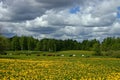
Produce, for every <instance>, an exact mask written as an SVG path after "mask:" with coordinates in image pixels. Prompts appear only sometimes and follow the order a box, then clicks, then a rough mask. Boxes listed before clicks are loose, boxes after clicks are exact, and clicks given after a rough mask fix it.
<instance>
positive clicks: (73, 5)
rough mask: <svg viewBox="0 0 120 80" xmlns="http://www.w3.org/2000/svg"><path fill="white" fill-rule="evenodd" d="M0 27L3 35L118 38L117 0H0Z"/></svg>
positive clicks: (119, 7) (119, 1)
mask: <svg viewBox="0 0 120 80" xmlns="http://www.w3.org/2000/svg"><path fill="white" fill-rule="evenodd" d="M0 28H1V31H2V33H3V34H4V35H5V36H7V37H12V36H14V35H18V36H21V35H25V36H33V37H35V38H39V39H42V38H56V39H75V40H78V41H81V40H84V39H94V38H96V39H98V40H102V39H104V38H105V37H110V36H115V37H120V0H0Z"/></svg>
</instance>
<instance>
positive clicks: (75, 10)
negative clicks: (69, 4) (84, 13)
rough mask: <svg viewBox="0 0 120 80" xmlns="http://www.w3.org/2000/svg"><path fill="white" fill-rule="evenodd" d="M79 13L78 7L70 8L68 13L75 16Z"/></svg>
mask: <svg viewBox="0 0 120 80" xmlns="http://www.w3.org/2000/svg"><path fill="white" fill-rule="evenodd" d="M79 11H80V7H79V6H77V7H74V8H71V9H70V11H69V12H70V13H72V14H76V13H77V12H79Z"/></svg>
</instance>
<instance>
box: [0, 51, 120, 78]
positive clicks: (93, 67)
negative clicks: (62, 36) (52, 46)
mask: <svg viewBox="0 0 120 80" xmlns="http://www.w3.org/2000/svg"><path fill="white" fill-rule="evenodd" d="M70 52H71V53H70ZM75 53H76V55H77V56H76V57H69V54H75ZM46 54H47V53H46ZM59 54H65V56H64V57H62V56H36V55H35V54H34V55H33V54H32V55H31V56H26V55H24V54H22V55H1V57H2V58H0V80H120V59H119V58H103V57H102V58H99V57H96V58H95V57H92V56H91V54H92V52H89V53H87V52H85V51H81V52H80V51H63V52H59ZM81 54H84V55H89V56H90V57H89V58H86V57H81V56H80V55H81ZM10 56H11V59H5V58H10Z"/></svg>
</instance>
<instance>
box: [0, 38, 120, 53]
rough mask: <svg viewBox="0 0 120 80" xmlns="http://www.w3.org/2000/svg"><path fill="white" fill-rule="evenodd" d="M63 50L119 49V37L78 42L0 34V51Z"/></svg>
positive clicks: (97, 50)
mask: <svg viewBox="0 0 120 80" xmlns="http://www.w3.org/2000/svg"><path fill="white" fill-rule="evenodd" d="M4 50H6V51H20V50H21V51H22V50H30V51H51V52H55V51H63V50H87V51H93V50H96V52H100V51H110V50H116V51H117V50H120V38H119V37H117V38H115V37H107V38H105V39H104V40H103V41H102V42H100V41H99V40H96V39H93V40H83V41H82V42H78V41H76V40H72V39H67V40H57V39H48V38H44V39H41V40H38V39H35V38H33V37H32V36H21V37H19V36H14V37H12V38H6V37H4V36H0V51H1V52H3V51H4Z"/></svg>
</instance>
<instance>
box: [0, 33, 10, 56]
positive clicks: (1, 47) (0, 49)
mask: <svg viewBox="0 0 120 80" xmlns="http://www.w3.org/2000/svg"><path fill="white" fill-rule="evenodd" d="M8 48H9V43H8V40H7V38H5V37H3V36H1V35H0V54H3V53H5V51H6V50H8Z"/></svg>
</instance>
